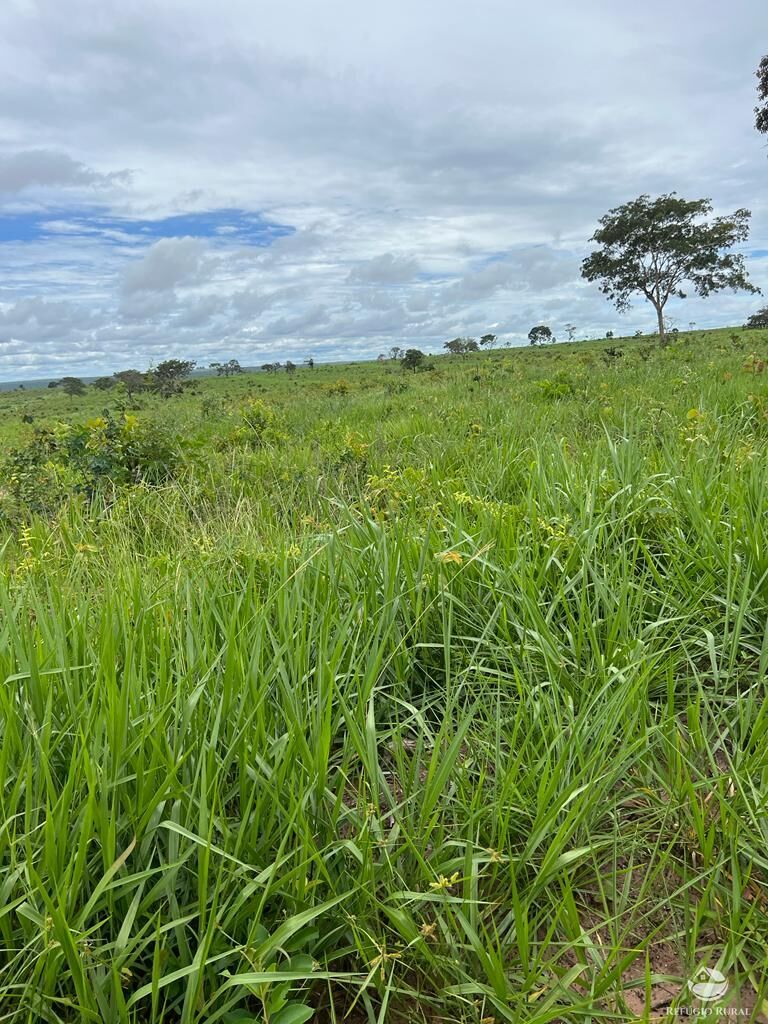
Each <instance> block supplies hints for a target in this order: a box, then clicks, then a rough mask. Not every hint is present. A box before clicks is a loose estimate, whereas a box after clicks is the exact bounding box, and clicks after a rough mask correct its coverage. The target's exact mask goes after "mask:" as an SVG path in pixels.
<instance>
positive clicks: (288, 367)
mask: <svg viewBox="0 0 768 1024" xmlns="http://www.w3.org/2000/svg"><path fill="white" fill-rule="evenodd" d="M285 372H286V373H296V364H295V363H292V362H291V360H290V359H288V360H287V361H286V364H285Z"/></svg>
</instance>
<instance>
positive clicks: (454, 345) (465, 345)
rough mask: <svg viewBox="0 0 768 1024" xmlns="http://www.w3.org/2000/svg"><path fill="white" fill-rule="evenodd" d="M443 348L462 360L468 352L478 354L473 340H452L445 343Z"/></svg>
mask: <svg viewBox="0 0 768 1024" xmlns="http://www.w3.org/2000/svg"><path fill="white" fill-rule="evenodd" d="M443 348H446V349H448V351H449V352H450V353H451V355H454V356H461V358H462V359H464V358H465V357H466V355H467V353H468V352H479V351H480V349H479V346H478V344H477V342H476V341H475V339H474V338H453V339H452V340H451V341H446V342H445V344H444V345H443Z"/></svg>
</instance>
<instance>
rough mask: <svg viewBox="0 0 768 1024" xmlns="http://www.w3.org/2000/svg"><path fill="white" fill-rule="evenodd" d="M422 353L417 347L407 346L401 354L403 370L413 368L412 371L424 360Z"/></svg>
mask: <svg viewBox="0 0 768 1024" xmlns="http://www.w3.org/2000/svg"><path fill="white" fill-rule="evenodd" d="M424 359H425V356H424V353H423V352H422V351H421V350H420V349H418V348H409V349H408V351H407V352H406V353H405V355H404V356H403V361H402V367H403V369H404V370H413V372H414V373H416V371H417V370H418V369H419V367H420V366H421V365H422V363H423V362H424Z"/></svg>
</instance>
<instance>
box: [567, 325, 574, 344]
mask: <svg viewBox="0 0 768 1024" xmlns="http://www.w3.org/2000/svg"><path fill="white" fill-rule="evenodd" d="M565 329H566V331H567V332H568V341H573V339H574V338H575V337H576V325H575V324H566V325H565Z"/></svg>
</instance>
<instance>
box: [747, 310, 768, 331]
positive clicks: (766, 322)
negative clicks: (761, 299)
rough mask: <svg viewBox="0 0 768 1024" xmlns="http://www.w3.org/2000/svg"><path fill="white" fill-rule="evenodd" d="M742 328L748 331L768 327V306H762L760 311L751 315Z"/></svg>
mask: <svg viewBox="0 0 768 1024" xmlns="http://www.w3.org/2000/svg"><path fill="white" fill-rule="evenodd" d="M744 326H745V327H747V328H749V329H750V330H751V329H754V328H758V327H768V306H763V308H762V309H758V311H757V312H756V313H753V314H752V316H751V317H750V318H749V320H747V322H746V323H745V324H744Z"/></svg>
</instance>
